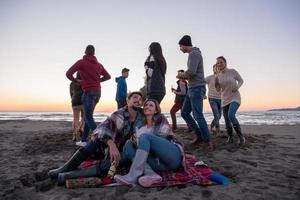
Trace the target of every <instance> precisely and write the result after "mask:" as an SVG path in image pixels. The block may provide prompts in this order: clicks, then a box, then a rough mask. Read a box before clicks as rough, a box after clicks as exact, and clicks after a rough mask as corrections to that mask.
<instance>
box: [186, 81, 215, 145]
mask: <svg viewBox="0 0 300 200" xmlns="http://www.w3.org/2000/svg"><path fill="white" fill-rule="evenodd" d="M205 92H206V88H205V86H202V85H201V86H197V87H193V88H189V90H188V94H187V95H186V96H185V99H184V103H183V107H182V109H181V116H182V118H183V119H184V120H185V122H186V123H187V124H188V125H189V126H190V127H191V128H192V129H193V130H196V132H197V133H201V134H202V137H203V139H204V140H205V141H210V136H209V131H208V127H207V123H206V120H205V118H204V115H203V97H204V95H205ZM191 112H193V117H194V118H193V117H192V116H191ZM196 122H197V123H196ZM197 124H198V125H197Z"/></svg>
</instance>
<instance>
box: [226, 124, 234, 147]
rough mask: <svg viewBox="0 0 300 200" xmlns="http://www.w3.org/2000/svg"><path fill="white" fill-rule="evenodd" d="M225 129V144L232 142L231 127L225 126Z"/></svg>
mask: <svg viewBox="0 0 300 200" xmlns="http://www.w3.org/2000/svg"><path fill="white" fill-rule="evenodd" d="M226 131H227V134H228V138H227V141H226V144H229V143H233V136H232V133H233V129H232V127H229V128H227V127H226Z"/></svg>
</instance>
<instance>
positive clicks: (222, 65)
mask: <svg viewBox="0 0 300 200" xmlns="http://www.w3.org/2000/svg"><path fill="white" fill-rule="evenodd" d="M217 69H218V73H217V76H216V79H215V84H216V89H217V91H221V100H222V102H221V103H222V108H223V115H224V119H225V125H226V130H227V134H228V139H227V143H233V135H232V133H233V129H232V127H233V128H234V130H235V132H236V133H237V135H238V137H239V141H240V143H239V144H240V145H243V144H245V141H246V140H245V137H244V136H243V134H242V130H241V126H240V124H239V121H238V120H237V118H236V116H235V115H236V112H237V110H238V108H239V107H240V105H241V95H240V92H239V88H240V87H241V86H242V84H243V83H244V81H243V79H242V77H241V76H240V74H239V73H238V72H237V71H236V70H235V69H228V68H227V62H226V59H225V58H224V57H223V56H220V57H218V58H217Z"/></svg>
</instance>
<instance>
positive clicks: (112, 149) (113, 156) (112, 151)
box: [107, 140, 121, 165]
mask: <svg viewBox="0 0 300 200" xmlns="http://www.w3.org/2000/svg"><path fill="white" fill-rule="evenodd" d="M107 145H108V147H109V156H110V162H111V163H113V162H115V164H116V165H118V164H119V161H120V159H121V155H120V152H119V150H118V148H117V146H116V144H115V143H114V142H113V141H112V140H108V141H107Z"/></svg>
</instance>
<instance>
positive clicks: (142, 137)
mask: <svg viewBox="0 0 300 200" xmlns="http://www.w3.org/2000/svg"><path fill="white" fill-rule="evenodd" d="M150 137H151V135H150V134H146V133H142V134H141V135H140V137H139V141H141V142H142V141H148V140H149V138H150Z"/></svg>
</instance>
